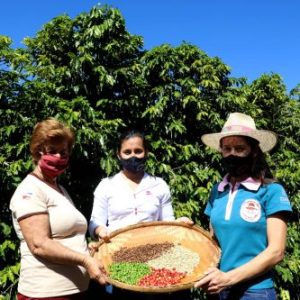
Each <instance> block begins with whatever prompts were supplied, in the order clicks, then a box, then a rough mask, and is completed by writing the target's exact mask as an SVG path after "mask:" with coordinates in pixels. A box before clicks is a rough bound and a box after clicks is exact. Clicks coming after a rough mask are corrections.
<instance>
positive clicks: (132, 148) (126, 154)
mask: <svg viewBox="0 0 300 300" xmlns="http://www.w3.org/2000/svg"><path fill="white" fill-rule="evenodd" d="M147 154H148V153H147V150H146V149H145V146H144V143H143V139H142V138H141V137H139V136H133V137H130V138H128V139H125V140H124V141H123V143H122V145H121V148H120V151H119V152H118V153H117V156H118V158H119V159H120V158H122V159H129V158H131V157H133V156H136V157H137V158H144V157H145V156H147ZM122 174H123V176H124V179H125V180H126V182H127V184H128V186H129V187H130V188H131V189H132V190H135V189H136V188H137V187H138V185H139V184H140V182H141V180H142V178H143V177H144V171H140V172H138V173H133V172H130V171H128V170H125V169H123V170H122ZM176 221H179V222H184V223H186V224H189V225H192V224H193V223H194V222H193V221H192V220H190V219H188V218H187V217H181V218H178V219H177V220H176ZM95 236H98V237H99V239H104V240H108V232H107V228H106V227H102V226H99V227H97V228H96V229H95Z"/></svg>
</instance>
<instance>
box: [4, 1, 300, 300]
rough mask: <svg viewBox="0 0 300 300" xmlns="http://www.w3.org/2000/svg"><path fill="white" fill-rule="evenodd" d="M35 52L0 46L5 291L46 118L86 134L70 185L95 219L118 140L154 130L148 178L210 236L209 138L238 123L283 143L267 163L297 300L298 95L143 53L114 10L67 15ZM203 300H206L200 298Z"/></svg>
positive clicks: (183, 54)
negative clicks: (26, 182) (38, 127)
mask: <svg viewBox="0 0 300 300" xmlns="http://www.w3.org/2000/svg"><path fill="white" fill-rule="evenodd" d="M24 42H25V47H24V48H21V49H14V48H12V47H11V40H10V38H9V37H7V36H0V140H1V143H0V182H1V185H0V198H1V203H2V205H1V208H0V212H1V219H0V226H1V232H0V234H1V243H0V265H1V269H0V288H1V295H2V296H1V297H2V298H1V299H13V298H14V293H15V290H16V283H17V281H18V271H19V252H18V245H19V243H18V240H17V239H16V236H15V235H14V232H13V230H12V226H11V217H10V211H9V201H10V198H11V195H12V193H13V192H14V190H15V188H16V186H17V185H18V184H19V183H20V181H21V180H22V179H23V178H24V176H26V174H27V173H28V172H30V170H31V169H32V162H31V157H30V154H29V149H28V142H29V138H30V135H31V132H32V128H33V126H34V124H35V123H36V122H38V121H40V120H43V119H45V118H47V117H50V116H51V117H56V118H59V119H60V120H62V121H65V122H66V123H68V124H69V125H70V126H72V127H73V128H74V129H75V131H76V139H77V141H76V146H75V149H74V152H73V155H72V161H71V165H70V168H69V170H68V172H67V174H66V175H64V176H63V177H62V178H61V183H62V184H63V185H64V186H65V187H66V188H67V189H68V191H69V193H70V194H71V195H72V197H73V199H74V201H75V203H76V206H77V207H78V208H79V209H80V210H81V211H82V212H83V213H84V215H85V216H86V218H87V219H89V217H90V213H91V207H92V201H93V199H92V194H93V190H94V188H95V186H96V185H97V183H98V182H99V180H100V179H101V178H103V177H105V176H107V175H110V174H112V173H114V172H116V171H117V170H118V163H117V160H116V156H115V151H116V141H117V138H118V136H119V133H120V131H122V130H123V129H124V128H126V127H137V128H140V129H141V130H144V131H145V133H146V134H147V136H148V139H149V141H150V144H151V152H150V155H149V160H148V164H147V170H148V171H149V173H153V174H156V175H158V176H161V177H163V178H164V179H165V180H166V181H167V182H168V183H169V185H170V187H171V191H172V195H173V201H174V208H175V211H176V215H177V216H182V215H185V216H189V217H191V218H192V219H193V220H194V221H195V222H197V223H198V224H200V225H201V226H203V227H205V228H207V219H206V218H205V216H204V215H203V210H204V207H205V204H206V201H207V198H208V193H209V191H210V188H211V187H212V184H213V183H215V182H216V181H217V180H219V179H220V178H221V176H220V174H222V170H221V169H220V164H219V160H220V157H219V155H218V154H217V153H215V152H213V151H211V150H210V149H207V148H205V147H204V145H203V144H202V143H201V142H200V137H201V135H202V134H204V133H208V132H214V131H220V129H221V128H222V125H223V123H224V121H225V120H226V118H227V116H228V114H229V113H230V112H234V111H239V112H245V113H247V114H250V115H251V116H253V117H254V118H255V120H256V123H257V126H258V127H259V128H266V129H270V130H274V131H275V132H277V133H278V135H279V143H278V145H277V146H276V148H275V149H274V150H273V151H272V153H271V156H272V158H271V157H270V156H268V160H269V162H270V164H271V167H272V170H273V171H274V173H275V175H276V177H277V178H278V180H279V181H280V182H282V183H283V184H284V186H285V187H286V189H287V191H288V194H289V197H290V199H291V202H292V204H293V209H294V213H293V215H292V218H291V221H290V225H289V229H288V242H287V251H286V258H285V260H284V261H283V262H282V263H281V264H280V265H279V266H278V267H277V268H276V272H277V273H276V284H277V290H278V293H279V294H280V295H281V298H282V299H299V296H297V295H300V288H299V286H300V267H299V252H300V239H299V232H300V230H299V229H300V228H299V206H300V192H299V182H300V159H299V156H300V154H299V146H300V140H299V139H300V123H299V119H300V108H299V95H300V93H299V88H300V85H299V86H297V87H295V89H293V90H292V91H291V92H290V93H287V91H286V87H285V85H284V84H283V81H282V79H281V77H280V76H279V75H278V74H263V75H261V77H259V78H258V79H256V80H255V81H253V82H252V83H250V84H249V83H247V80H246V79H245V78H233V77H231V76H230V67H229V66H227V65H226V64H224V63H223V62H222V61H221V59H220V58H217V57H209V56H208V55H207V54H206V53H204V52H203V51H202V50H201V49H199V48H198V47H196V46H193V45H190V44H187V43H183V44H181V45H179V46H178V47H172V46H170V45H167V44H165V45H161V46H159V47H156V48H153V49H150V50H147V51H146V50H145V49H143V39H142V37H140V36H136V35H131V34H130V33H129V32H127V30H126V27H125V21H124V19H123V17H122V15H121V14H120V12H119V11H118V10H116V9H113V8H110V7H107V6H96V7H94V8H92V10H91V11H90V12H89V13H82V14H80V15H78V16H77V17H76V18H74V19H71V18H70V17H68V16H59V17H57V18H54V19H53V20H52V21H51V22H49V23H48V24H46V25H45V26H44V27H43V28H42V29H41V30H40V31H39V32H38V33H37V34H36V36H35V37H34V38H26V39H25V40H24ZM193 297H194V298H201V299H202V298H205V296H204V295H201V294H199V292H198V293H193Z"/></svg>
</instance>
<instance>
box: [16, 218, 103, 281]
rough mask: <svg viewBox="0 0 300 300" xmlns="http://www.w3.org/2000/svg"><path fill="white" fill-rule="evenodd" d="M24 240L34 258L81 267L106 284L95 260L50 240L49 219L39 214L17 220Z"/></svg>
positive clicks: (100, 267)
mask: <svg viewBox="0 0 300 300" xmlns="http://www.w3.org/2000/svg"><path fill="white" fill-rule="evenodd" d="M18 222H19V224H20V228H21V231H22V234H23V236H24V239H25V241H26V243H27V245H28V247H29V249H30V251H31V253H32V254H33V255H34V256H37V257H40V258H43V259H46V260H48V261H49V262H52V263H57V264H65V265H81V266H83V267H84V268H86V270H87V272H88V273H89V275H90V277H91V278H92V279H94V280H97V281H98V282H99V283H100V284H104V283H105V282H106V277H105V270H104V267H103V265H102V264H101V263H100V262H99V261H98V260H97V259H95V258H93V257H91V256H89V255H85V254H82V253H80V252H76V251H74V250H72V249H70V248H67V247H65V246H64V245H62V244H61V243H59V242H58V241H55V240H53V239H52V238H51V234H50V232H51V230H50V224H49V217H48V214H47V213H39V214H35V215H31V216H28V217H25V218H21V219H19V220H18Z"/></svg>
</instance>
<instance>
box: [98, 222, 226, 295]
mask: <svg viewBox="0 0 300 300" xmlns="http://www.w3.org/2000/svg"><path fill="white" fill-rule="evenodd" d="M109 237H110V241H109V242H105V241H101V242H99V243H98V246H97V251H96V252H95V253H94V257H96V258H98V259H100V260H101V261H102V263H103V265H104V268H105V270H106V271H107V273H108V282H109V283H111V284H112V285H114V286H117V287H119V288H122V289H127V290H132V291H137V292H151V293H165V292H173V291H179V290H184V289H189V288H191V287H193V285H194V282H196V281H198V280H199V279H200V278H202V277H203V276H204V272H205V271H206V270H207V269H208V268H209V267H212V266H216V265H217V264H218V262H219V259H220V254H221V251H220V248H219V247H218V246H217V244H216V243H215V241H214V240H213V239H212V238H211V237H210V235H209V233H208V232H207V231H206V230H204V229H202V228H201V227H199V226H197V225H193V226H190V225H187V224H185V223H182V222H176V221H156V222H144V223H139V224H135V225H131V226H127V227H125V228H122V229H120V230H116V231H114V232H112V233H111V234H110V236H109ZM163 242H171V243H180V244H181V245H182V246H183V247H185V248H187V249H189V250H191V251H193V252H196V253H197V254H198V255H199V257H200V261H199V263H198V265H197V266H196V267H195V268H194V270H193V272H192V273H190V274H188V275H187V276H186V277H184V278H183V279H182V280H181V282H180V284H175V285H172V286H167V287H141V286H137V285H128V284H125V283H123V282H119V281H116V280H114V279H112V278H110V277H109V271H108V270H109V265H110V264H111V263H112V255H113V253H114V252H116V251H118V250H119V249H120V248H121V247H128V248H131V247H136V246H141V245H145V244H149V243H163Z"/></svg>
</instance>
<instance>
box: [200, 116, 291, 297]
mask: <svg viewBox="0 0 300 300" xmlns="http://www.w3.org/2000/svg"><path fill="white" fill-rule="evenodd" d="M202 141H203V143H204V144H205V145H207V146H209V147H211V148H213V149H215V150H218V151H220V152H221V155H222V164H223V166H224V168H225V169H226V171H227V174H226V175H225V177H224V178H223V180H222V181H221V182H220V183H218V184H216V185H215V186H214V187H213V189H212V191H211V194H210V198H209V202H208V204H207V206H206V209H205V214H206V215H208V216H209V218H210V227H211V230H212V234H213V235H214V237H215V238H216V239H217V241H218V243H219V245H220V247H221V250H222V255H221V260H220V266H219V267H220V269H218V268H210V269H209V270H208V271H207V272H206V276H205V277H204V278H202V279H201V280H200V281H198V282H197V283H196V284H195V287H201V288H202V289H204V290H205V291H206V292H208V293H210V294H218V295H219V299H243V300H246V299H247V300H249V299H269V300H270V299H276V294H275V289H274V285H273V280H272V271H271V269H272V268H273V267H274V266H275V265H276V264H277V263H279V262H280V261H281V260H282V259H283V256H284V250H285V243H286V230H287V216H288V213H289V212H291V205H290V202H289V200H288V197H287V194H286V192H285V190H284V188H283V187H282V186H281V185H280V184H279V183H277V182H276V181H275V180H274V178H273V177H272V175H271V172H270V170H269V168H268V165H267V162H266V160H265V157H264V153H263V152H267V151H270V150H271V149H272V148H273V147H274V146H275V145H276V142H277V136H276V134H275V133H274V132H272V131H268V130H257V129H256V126H255V123H254V120H253V119H252V118H251V117H250V116H248V115H245V114H242V113H232V114H230V115H229V118H228V120H227V121H226V122H225V124H224V127H223V129H222V131H221V132H220V133H211V134H205V135H203V136H202Z"/></svg>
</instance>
